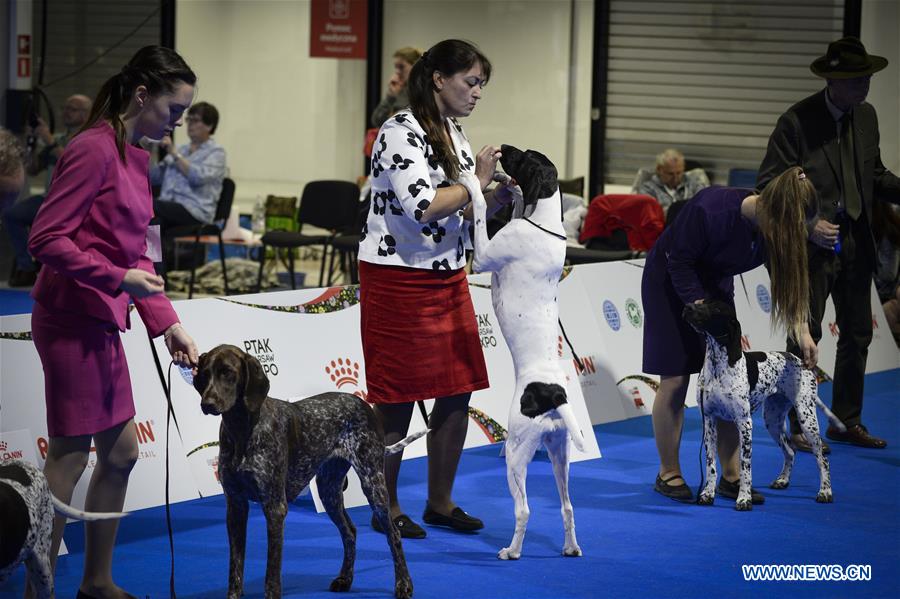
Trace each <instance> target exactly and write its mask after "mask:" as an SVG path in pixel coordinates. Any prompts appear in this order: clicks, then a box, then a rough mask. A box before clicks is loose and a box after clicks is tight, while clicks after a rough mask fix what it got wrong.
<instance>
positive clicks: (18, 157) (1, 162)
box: [0, 127, 25, 211]
mask: <svg viewBox="0 0 900 599" xmlns="http://www.w3.org/2000/svg"><path fill="white" fill-rule="evenodd" d="M22 156H23V151H22V146H21V145H20V144H19V140H18V139H16V136H15V135H13V134H12V133H10V132H9V131H7V130H6V129H4V128H2V127H0V211H2V210H3V209H5V208H6V207H7V206H8V205H9V204H12V203H13V202H14V201H16V198H17V197H18V195H19V192H20V191H21V190H22V187H23V186H24V185H25V168H24V165H23V164H22Z"/></svg>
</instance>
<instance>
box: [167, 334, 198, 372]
mask: <svg viewBox="0 0 900 599" xmlns="http://www.w3.org/2000/svg"><path fill="white" fill-rule="evenodd" d="M163 337H164V339H165V341H166V348H167V349H168V350H169V354H171V356H172V360H173V361H174V362H175V363H176V364H178V365H179V366H186V367H191V368H193V373H194V374H197V363H198V362H199V360H200V355H199V354H200V352H198V351H197V345H196V344H195V343H194V340H193V339H192V338H191V336H190V335H188V333H187V331H185V330H184V327H183V326H181V323H180V322H176V323H175V324H173V325H172V326H170V327H169V328H168V329H166V332H165V333H164V335H163Z"/></svg>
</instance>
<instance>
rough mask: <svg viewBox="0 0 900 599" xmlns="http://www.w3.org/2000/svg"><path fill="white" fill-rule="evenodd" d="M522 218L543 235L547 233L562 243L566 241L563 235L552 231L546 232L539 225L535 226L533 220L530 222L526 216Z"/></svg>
mask: <svg viewBox="0 0 900 599" xmlns="http://www.w3.org/2000/svg"><path fill="white" fill-rule="evenodd" d="M522 218H523V219H524V220H527V221H528V222H530V223H531V224H532V225H534V226H535V227H537V228H538V229H540V230H541V231H543V232H544V233H547V234H548V235H553V236H554V237H556V238H557V239H562V240H563V241H566V236H565V235H560V234H559V233H554V232H553V231H548V230H547V229H545V228H544V227H542V226H540V225H539V224H537V223H536V222H534V221H533V220H531V219H530V218H528V217H527V216H523V217H522Z"/></svg>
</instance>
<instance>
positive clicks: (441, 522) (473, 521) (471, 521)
mask: <svg viewBox="0 0 900 599" xmlns="http://www.w3.org/2000/svg"><path fill="white" fill-rule="evenodd" d="M422 520H424V522H425V524H430V525H432V526H447V527H449V528H452V529H453V530H462V531H467V532H471V531H474V530H481V529H482V528H484V522H482V521H481V520H479V519H478V518H475V517H474V516H470V515H469V514H467V513H465V512H464V511H463V509H462V508H461V507H455V508H453V511H452V512H450V515H449V516H445V515H443V514H439V513H437V512H436V511H434V510H433V509H431V506H430V505H429V504H428V503H426V504H425V512H424V513H423V514H422Z"/></svg>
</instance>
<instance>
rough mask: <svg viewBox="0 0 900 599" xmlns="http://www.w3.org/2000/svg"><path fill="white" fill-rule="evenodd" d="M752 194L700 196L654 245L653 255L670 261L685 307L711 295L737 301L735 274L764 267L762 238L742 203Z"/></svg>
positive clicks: (717, 190)
mask: <svg viewBox="0 0 900 599" xmlns="http://www.w3.org/2000/svg"><path fill="white" fill-rule="evenodd" d="M752 193H753V191H752V190H750V189H738V188H734V187H708V188H706V189H703V190H701V191H699V192H697V194H696V195H695V196H694V197H693V198H691V199H690V200H689V201H688V202H687V204H685V206H684V208H682V209H681V212H680V213H679V214H678V217H677V218H676V219H675V222H673V223H672V224H671V225H670V226H668V227H666V229H665V231H663V234H662V235H661V236H660V238H659V239H658V240H657V242H656V245H654V246H653V250H652V252H651V253H659V252H663V253H664V256H665V257H666V258H667V260H666V263H667V267H668V272H669V277H670V278H671V279H672V285H673V286H674V288H675V292H676V293H677V294H678V296H679V297H680V298H681V300H682V301H683V302H684V303H685V304H688V303H692V302H694V301H696V300H698V299H710V297H711V296H715V297H718V298H720V299H724V300H727V301H733V298H734V278H733V277H734V275H738V274H741V273H745V272H748V271H750V270H753V269H754V268H756V267H757V266H759V265H761V264H764V263H765V261H766V250H765V243H764V241H763V237H762V235H761V234H760V232H759V229H758V228H757V227H756V226H755V225H754V224H753V223H751V222H750V221H749V220H748V219H747V218H746V217H744V216H743V215H741V202H742V201H743V200H744V198H746V197H747V196H749V195H751V194H752ZM659 257H661V256H658V258H659ZM647 259H648V260H651V259H652V257H650V256H648V258H647Z"/></svg>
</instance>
